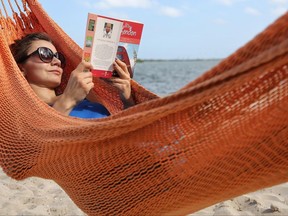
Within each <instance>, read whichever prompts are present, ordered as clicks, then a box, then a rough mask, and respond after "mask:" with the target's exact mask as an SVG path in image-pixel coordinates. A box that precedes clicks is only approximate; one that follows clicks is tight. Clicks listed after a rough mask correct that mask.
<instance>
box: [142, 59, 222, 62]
mask: <svg viewBox="0 0 288 216" xmlns="http://www.w3.org/2000/svg"><path fill="white" fill-rule="evenodd" d="M220 60H222V58H209V59H137V62H138V63H141V62H166V61H170V62H171V61H175V62H183V61H220Z"/></svg>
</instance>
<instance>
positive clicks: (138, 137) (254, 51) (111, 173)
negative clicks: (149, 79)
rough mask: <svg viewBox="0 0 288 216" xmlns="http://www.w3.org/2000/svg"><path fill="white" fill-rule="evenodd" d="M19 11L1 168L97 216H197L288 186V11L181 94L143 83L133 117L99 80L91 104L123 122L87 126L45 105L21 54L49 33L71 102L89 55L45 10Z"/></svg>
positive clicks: (136, 89)
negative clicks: (55, 187) (77, 71)
mask: <svg viewBox="0 0 288 216" xmlns="http://www.w3.org/2000/svg"><path fill="white" fill-rule="evenodd" d="M8 3H9V4H10V6H9V4H3V1H2V6H3V8H2V9H1V18H0V25H1V30H0V48H1V55H0V67H1V70H0V101H1V102H0V107H1V109H0V121H1V128H0V165H1V167H2V169H3V170H4V172H5V173H6V174H7V175H8V176H10V177H12V178H14V179H17V180H21V179H24V178H28V177H32V176H36V177H41V178H45V179H52V180H54V181H55V182H56V183H57V184H59V185H60V186H61V187H62V188H63V189H64V190H65V191H66V193H67V194H68V195H69V196H70V197H71V199H72V200H73V201H74V202H75V203H76V205H77V206H78V207H79V208H80V209H82V210H83V211H84V212H85V213H87V214H89V215H185V214H188V213H192V212H195V211H198V210H200V209H203V208H205V207H208V206H210V205H212V204H215V203H218V202H220V201H223V200H227V199H229V198H232V197H236V196H239V195H241V194H244V193H248V192H252V191H256V190H258V189H261V188H265V187H270V186H273V185H276V184H280V183H284V182H286V181H287V180H288V172H287V167H288V68H287V64H288V13H286V14H284V15H283V16H281V17H279V18H278V19H277V20H275V22H274V23H272V24H271V25H270V26H268V27H267V28H266V29H265V30H264V31H263V32H261V33H259V34H258V35H256V36H255V37H254V38H253V39H252V40H251V41H250V42H248V43H247V44H245V45H244V46H243V47H241V48H239V49H238V50H236V51H235V52H234V53H233V54H232V55H230V56H229V57H227V58H225V59H224V60H222V61H221V62H220V63H219V64H218V65H216V66H215V67H213V68H211V69H210V70H209V71H207V72H205V73H204V74H203V75H201V76H200V77H199V78H197V79H195V80H194V81H191V83H189V84H188V85H186V86H185V87H183V88H181V89H179V90H178V91H177V92H175V93H173V94H171V95H168V96H165V97H162V98H160V97H158V96H157V95H155V94H153V93H152V92H150V91H148V90H147V89H145V88H144V87H143V86H141V85H140V84H139V83H137V82H135V81H133V82H132V90H133V97H134V99H135V101H136V103H137V105H136V106H134V107H132V108H129V109H126V110H123V104H122V103H121V101H119V99H118V98H119V95H118V93H117V92H116V91H115V90H114V89H112V88H110V87H109V86H107V85H106V84H105V82H103V81H102V80H99V79H97V78H95V80H94V82H95V88H94V89H93V91H91V92H90V94H89V99H91V100H95V101H99V102H101V103H103V104H104V105H105V106H106V107H107V108H108V109H109V110H110V112H111V113H113V114H112V115H111V116H110V117H107V118H103V119H94V120H84V119H78V118H73V117H67V116H64V115H62V114H60V113H58V112H57V111H55V110H54V109H53V108H51V107H49V106H48V105H47V104H45V103H44V102H43V101H41V100H40V99H39V98H38V97H37V96H36V94H35V93H34V92H33V91H32V90H31V88H30V86H29V85H28V83H27V82H26V80H25V78H24V77H23V75H22V74H21V72H20V70H19V69H18V67H17V64H16V63H15V61H14V59H13V56H12V54H11V52H10V50H9V45H10V44H11V43H12V42H13V40H14V39H17V38H21V37H22V36H23V35H24V34H26V33H30V32H36V31H45V32H47V33H48V34H49V35H50V36H51V38H52V39H53V40H54V41H55V43H56V47H57V49H58V50H59V51H61V52H63V53H64V54H65V55H66V58H67V67H66V71H65V74H66V76H65V77H63V82H62V84H61V86H60V88H59V89H58V90H57V91H58V92H59V93H61V91H63V89H64V88H65V83H67V78H68V77H69V72H70V71H72V69H73V68H75V67H76V66H77V65H78V63H79V62H80V61H81V56H82V49H81V48H80V47H79V46H78V45H77V44H76V43H75V42H74V41H73V40H72V39H71V38H70V37H69V36H68V35H67V34H65V32H64V31H63V30H62V29H61V28H60V27H59V26H58V25H57V24H56V23H55V22H54V21H53V20H52V19H51V18H50V17H49V15H48V14H47V13H46V12H45V10H44V9H43V8H42V6H41V4H40V3H39V2H37V1H35V0H26V1H24V0H23V1H22V2H21V4H20V6H19V3H17V1H15V2H14V3H13V4H11V2H10V1H8ZM15 3H16V4H15ZM7 5H8V6H9V8H10V7H11V8H12V13H11V14H12V15H9V14H8V15H7V13H8V12H7V10H8V9H7V8H8V6H7ZM15 5H16V6H15ZM15 7H17V8H16V9H17V10H16V9H15Z"/></svg>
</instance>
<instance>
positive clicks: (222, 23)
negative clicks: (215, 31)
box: [213, 18, 227, 25]
mask: <svg viewBox="0 0 288 216" xmlns="http://www.w3.org/2000/svg"><path fill="white" fill-rule="evenodd" d="M213 23H215V24H217V25H225V24H226V23H227V21H226V20H224V19H221V18H218V19H214V20H213Z"/></svg>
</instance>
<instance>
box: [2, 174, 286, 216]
mask: <svg viewBox="0 0 288 216" xmlns="http://www.w3.org/2000/svg"><path fill="white" fill-rule="evenodd" d="M0 192H1V196H0V215H53V216H56V215H57V216H62V215H83V216H84V215H86V214H84V213H83V212H82V211H81V210H80V209H79V208H78V207H77V206H76V205H75V204H74V203H73V201H72V200H71V199H70V198H69V197H68V196H67V195H66V193H65V192H64V191H63V190H62V189H61V188H60V187H59V186H58V185H57V184H56V183H55V182H54V181H51V180H45V179H41V178H34V177H33V178H28V179H25V180H23V181H16V180H14V179H11V178H10V177H8V176H6V175H5V174H4V173H3V171H2V170H1V169H0ZM196 215H197V216H204V215H207V216H208V215H209V216H210V215H214V216H223V215H231V216H249V215H265V216H269V215H283V216H284V215H288V183H285V184H281V185H277V186H274V187H271V188H266V189H263V190H260V191H257V192H254V193H250V194H245V195H243V196H239V197H236V198H234V199H231V200H227V201H225V202H221V203H218V204H216V205H213V206H211V207H208V208H206V209H203V210H201V211H199V212H196V213H193V214H190V215H189V216H196Z"/></svg>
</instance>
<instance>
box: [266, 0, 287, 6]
mask: <svg viewBox="0 0 288 216" xmlns="http://www.w3.org/2000/svg"><path fill="white" fill-rule="evenodd" d="M270 2H271V3H274V4H282V5H284V4H287V3H288V0H270Z"/></svg>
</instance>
